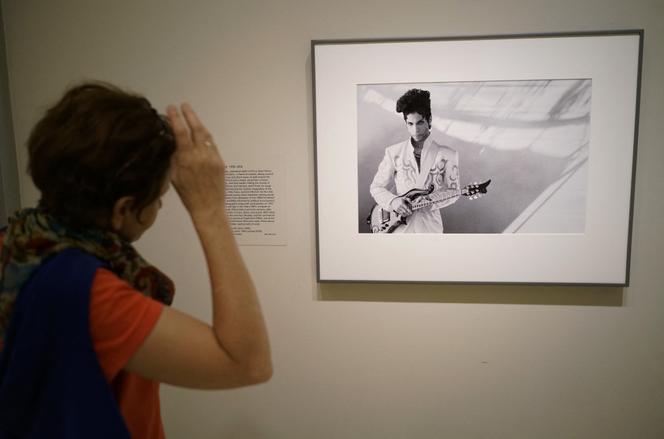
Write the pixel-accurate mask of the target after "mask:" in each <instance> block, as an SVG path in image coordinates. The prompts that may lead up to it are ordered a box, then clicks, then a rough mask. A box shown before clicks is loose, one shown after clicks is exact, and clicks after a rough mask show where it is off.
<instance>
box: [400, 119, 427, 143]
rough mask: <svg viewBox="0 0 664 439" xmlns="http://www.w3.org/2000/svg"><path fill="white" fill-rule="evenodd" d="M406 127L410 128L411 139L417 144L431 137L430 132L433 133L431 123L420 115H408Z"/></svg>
mask: <svg viewBox="0 0 664 439" xmlns="http://www.w3.org/2000/svg"><path fill="white" fill-rule="evenodd" d="M406 127H408V132H409V133H410V137H412V138H413V140H415V141H417V142H421V141H423V140H425V139H426V138H427V137H429V132H430V131H431V127H430V126H429V122H428V121H427V120H426V119H425V118H424V117H422V115H421V114H420V113H410V114H407V115H406Z"/></svg>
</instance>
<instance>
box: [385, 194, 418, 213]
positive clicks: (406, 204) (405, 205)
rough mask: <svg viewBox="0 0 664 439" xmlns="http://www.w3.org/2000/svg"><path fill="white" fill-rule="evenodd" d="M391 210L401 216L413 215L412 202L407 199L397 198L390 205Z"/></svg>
mask: <svg viewBox="0 0 664 439" xmlns="http://www.w3.org/2000/svg"><path fill="white" fill-rule="evenodd" d="M390 208H391V209H392V210H393V211H394V212H396V213H397V214H399V215H401V216H409V215H411V214H412V213H413V211H412V210H411V208H410V201H408V199H407V198H402V197H397V198H395V199H394V200H392V202H391V203H390Z"/></svg>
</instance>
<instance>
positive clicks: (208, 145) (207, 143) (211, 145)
mask: <svg viewBox="0 0 664 439" xmlns="http://www.w3.org/2000/svg"><path fill="white" fill-rule="evenodd" d="M203 145H205V146H207V147H208V148H212V147H213V146H214V144H213V143H212V142H210V141H209V140H206V141H205V142H203Z"/></svg>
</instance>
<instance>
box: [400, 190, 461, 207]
mask: <svg viewBox="0 0 664 439" xmlns="http://www.w3.org/2000/svg"><path fill="white" fill-rule="evenodd" d="M463 194H464V190H463V189H449V190H446V191H444V192H433V193H431V194H429V195H428V196H426V197H425V198H426V199H425V200H423V201H420V202H417V203H412V204H411V205H410V208H411V210H412V211H416V210H419V209H424V208H425V207H429V206H431V205H433V204H436V203H440V202H441V201H445V200H449V199H450V198H454V197H458V196H459V195H463Z"/></svg>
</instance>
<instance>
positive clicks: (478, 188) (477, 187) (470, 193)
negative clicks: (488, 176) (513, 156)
mask: <svg viewBox="0 0 664 439" xmlns="http://www.w3.org/2000/svg"><path fill="white" fill-rule="evenodd" d="M489 183H491V180H487V181H484V182H482V183H477V182H475V183H471V184H469V185H467V186H465V187H464V188H463V189H461V195H465V196H466V197H468V198H470V199H471V200H476V199H478V198H480V197H481V196H482V195H484V194H486V188H487V186H489Z"/></svg>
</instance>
